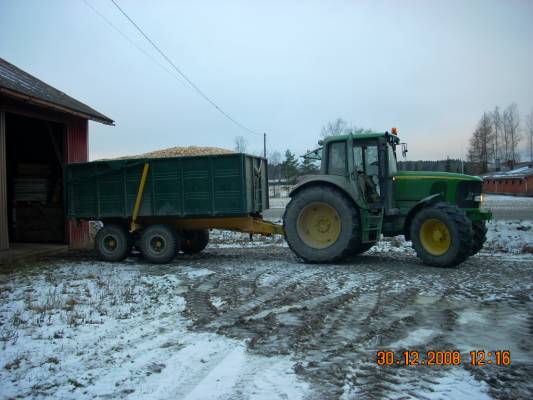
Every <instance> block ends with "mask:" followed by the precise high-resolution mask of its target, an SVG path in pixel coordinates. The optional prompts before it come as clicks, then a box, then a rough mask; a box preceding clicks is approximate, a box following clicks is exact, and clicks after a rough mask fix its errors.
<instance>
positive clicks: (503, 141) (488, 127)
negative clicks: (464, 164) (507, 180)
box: [467, 103, 533, 174]
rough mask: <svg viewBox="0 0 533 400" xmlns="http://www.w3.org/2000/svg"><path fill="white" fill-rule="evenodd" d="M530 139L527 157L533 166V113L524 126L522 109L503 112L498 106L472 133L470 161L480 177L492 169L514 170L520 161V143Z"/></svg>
mask: <svg viewBox="0 0 533 400" xmlns="http://www.w3.org/2000/svg"><path fill="white" fill-rule="evenodd" d="M524 135H525V139H526V157H528V158H529V160H530V161H532V162H533V109H531V111H530V113H529V114H527V115H526V117H525V118H524V125H523V126H522V124H521V119H520V114H519V112H518V106H517V105H516V104H515V103H513V104H510V105H509V106H508V107H506V108H505V109H504V110H503V111H500V108H499V107H498V106H496V107H495V108H494V110H493V111H492V112H490V111H489V112H484V113H483V115H482V116H481V119H480V120H479V122H478V124H477V126H476V129H475V130H474V132H473V133H472V136H471V137H470V141H469V147H468V155H467V158H468V161H470V162H471V163H474V164H475V165H476V166H477V168H476V173H478V174H483V173H485V172H488V171H489V170H490V169H494V170H500V169H501V168H502V167H504V166H506V167H508V168H513V167H514V166H515V164H516V163H518V162H519V161H520V153H521V151H520V147H519V146H520V143H521V142H522V140H523V139H524Z"/></svg>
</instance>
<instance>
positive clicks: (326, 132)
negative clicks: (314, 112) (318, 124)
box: [320, 117, 372, 138]
mask: <svg viewBox="0 0 533 400" xmlns="http://www.w3.org/2000/svg"><path fill="white" fill-rule="evenodd" d="M364 132H372V130H370V129H363V128H358V127H357V126H355V125H350V124H349V123H348V122H347V121H346V120H344V119H342V118H340V117H339V118H337V119H335V120H334V121H330V122H328V123H327V124H326V125H324V126H323V127H322V130H321V131H320V136H321V137H322V138H326V137H328V136H338V135H349V134H350V133H352V134H357V133H364Z"/></svg>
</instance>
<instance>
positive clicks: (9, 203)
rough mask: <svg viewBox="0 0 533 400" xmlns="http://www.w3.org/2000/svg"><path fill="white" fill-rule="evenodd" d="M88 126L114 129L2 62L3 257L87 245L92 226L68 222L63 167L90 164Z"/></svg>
mask: <svg viewBox="0 0 533 400" xmlns="http://www.w3.org/2000/svg"><path fill="white" fill-rule="evenodd" d="M80 79H82V78H80ZM89 120H92V121H97V122H100V123H102V124H107V125H112V124H113V121H112V120H111V119H110V118H108V117H106V116H105V115H103V114H100V113H99V112H98V111H96V110H94V109H92V108H91V107H89V106H87V105H85V104H83V103H81V102H79V101H78V100H75V99H73V98H72V97H70V96H68V95H66V94H65V93H63V92H61V91H59V90H57V89H55V88H53V87H52V86H50V85H48V84H46V83H44V82H43V81H41V80H39V79H37V78H36V77H34V76H32V75H30V74H28V73H27V72H24V71H22V70H21V69H19V68H17V67H15V66H14V65H13V64H10V63H9V62H7V61H5V60H3V59H1V58H0V251H2V250H8V249H9V247H10V243H13V242H31V243H61V244H69V245H70V246H71V247H83V246H84V245H85V244H86V243H87V240H88V235H89V229H88V224H87V223H81V224H80V225H76V224H74V223H73V222H72V221H67V220H65V203H64V199H65V194H64V193H63V188H64V182H63V165H64V164H65V163H72V162H80V161H88V155H89V145H88V143H89V138H88V134H89V132H88V131H89V124H88V121H89Z"/></svg>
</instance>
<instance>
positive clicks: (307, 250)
mask: <svg viewBox="0 0 533 400" xmlns="http://www.w3.org/2000/svg"><path fill="white" fill-rule="evenodd" d="M319 145H321V146H322V147H321V148H319V149H316V150H314V151H313V152H311V153H308V154H307V155H306V156H305V157H310V158H315V159H317V160H321V168H320V174H318V175H308V176H305V177H304V178H303V179H302V180H301V181H300V182H299V183H298V184H297V185H296V187H295V188H294V189H293V190H292V192H291V193H290V197H291V200H290V202H289V204H288V205H287V208H286V210H285V214H284V216H283V225H284V230H285V238H286V240H287V243H288V244H289V246H290V248H291V249H292V250H293V251H294V252H295V253H296V254H297V255H298V256H299V257H301V258H302V259H303V260H305V261H307V262H311V263H331V262H335V261H338V260H341V259H343V258H344V257H346V256H349V255H353V254H361V253H364V252H365V251H367V250H369V249H370V248H371V247H372V246H373V245H374V244H375V243H376V242H377V241H378V240H379V239H380V237H381V235H384V236H396V235H404V236H405V238H406V239H407V240H411V241H412V243H413V248H414V249H415V251H416V254H417V255H418V257H419V258H420V259H421V260H422V261H423V262H424V263H426V264H428V265H432V266H438V267H449V266H455V265H457V264H460V263H461V262H463V261H464V260H466V259H467V258H468V257H470V256H471V255H474V254H476V253H477V252H478V251H479V250H480V249H481V248H482V247H483V243H484V242H485V240H486V232H487V228H486V226H485V221H487V220H490V219H491V217H492V214H491V213H490V212H489V211H485V210H481V209H480V206H481V202H482V199H483V195H482V180H481V179H480V178H478V177H475V176H469V175H463V174H456V173H445V172H418V171H417V172H407V171H398V170H397V161H396V149H397V148H398V147H399V146H400V140H399V138H398V136H397V135H396V130H395V129H394V128H393V130H392V133H389V132H385V133H366V134H355V135H344V136H331V137H328V138H326V139H325V140H324V141H321V142H319ZM403 150H404V151H407V149H406V148H404V149H403Z"/></svg>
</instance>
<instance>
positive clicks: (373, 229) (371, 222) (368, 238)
mask: <svg viewBox="0 0 533 400" xmlns="http://www.w3.org/2000/svg"><path fill="white" fill-rule="evenodd" d="M361 211H362V212H361V224H362V227H363V229H362V233H363V236H362V242H363V243H369V242H376V241H378V240H379V239H380V236H381V226H382V224H383V210H380V211H378V213H376V214H373V213H370V212H369V210H361Z"/></svg>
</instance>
